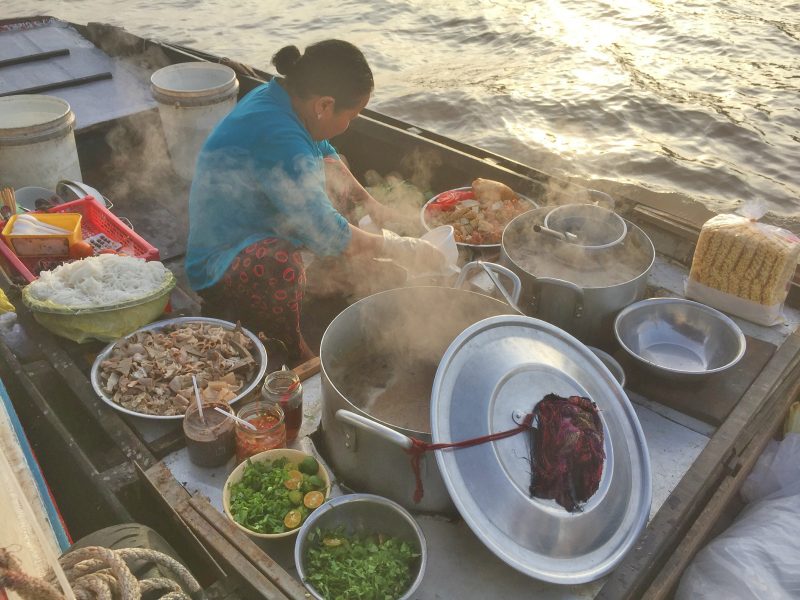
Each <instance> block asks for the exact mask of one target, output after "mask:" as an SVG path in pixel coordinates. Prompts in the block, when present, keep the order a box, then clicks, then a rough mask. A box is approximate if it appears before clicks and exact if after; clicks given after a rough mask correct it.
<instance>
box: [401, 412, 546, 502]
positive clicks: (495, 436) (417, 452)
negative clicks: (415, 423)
mask: <svg viewBox="0 0 800 600" xmlns="http://www.w3.org/2000/svg"><path fill="white" fill-rule="evenodd" d="M533 417H534V415H533V414H528V415H525V418H524V419H523V421H522V424H521V425H519V426H517V427H515V428H514V429H508V430H507V431H500V432H498V433H491V434H489V435H483V436H480V437H476V438H472V439H469V440H463V441H460V442H441V443H438V444H429V443H428V442H423V441H422V440H419V439H417V438H413V437H412V438H411V442H412V446H411V448H409V449H408V450H406V453H408V454H409V455H410V456H411V469H412V470H413V471H414V478H415V479H416V482H417V486H416V488H415V489H414V502H415V503H419V501H420V500H422V497H423V496H424V494H425V490H424V489H423V486H422V475H421V473H420V461H421V460H422V455H423V454H425V453H426V452H430V451H431V450H444V449H445V448H469V447H470V446H477V445H479V444H485V443H486V442H493V441H495V440H502V439H505V438H507V437H511V436H514V435H517V434H518V433H522V432H523V431H528V430H529V429H531V428H532V427H533Z"/></svg>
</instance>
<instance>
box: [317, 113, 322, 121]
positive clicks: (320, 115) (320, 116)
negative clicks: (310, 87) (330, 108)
mask: <svg viewBox="0 0 800 600" xmlns="http://www.w3.org/2000/svg"><path fill="white" fill-rule="evenodd" d="M321 118H322V113H317V121H319V120H320V119H321Z"/></svg>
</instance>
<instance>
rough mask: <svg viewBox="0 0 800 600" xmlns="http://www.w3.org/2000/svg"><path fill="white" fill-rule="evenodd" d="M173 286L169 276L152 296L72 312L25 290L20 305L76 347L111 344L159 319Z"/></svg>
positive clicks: (172, 279)
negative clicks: (76, 343)
mask: <svg viewBox="0 0 800 600" xmlns="http://www.w3.org/2000/svg"><path fill="white" fill-rule="evenodd" d="M175 284H176V280H175V276H174V275H173V274H172V273H170V274H169V277H167V279H166V280H165V281H164V283H163V284H162V285H161V287H160V288H158V289H157V290H155V291H154V292H153V293H152V294H148V295H147V296H145V297H143V298H139V299H137V300H130V301H127V302H123V303H121V304H116V305H113V306H106V307H102V308H83V309H74V308H67V307H65V306H62V305H57V304H53V303H49V302H42V301H41V300H37V299H35V298H32V297H31V295H30V293H29V292H28V288H27V287H26V288H25V289H24V290H22V301H23V302H24V303H25V305H26V306H27V307H28V308H29V309H30V310H31V313H33V317H34V319H36V320H37V321H38V322H39V323H40V324H41V325H42V326H43V327H45V328H46V329H48V330H50V331H52V332H53V333H55V334H56V335H60V336H61V337H65V338H67V339H70V340H72V341H74V342H78V343H79V344H82V343H83V342H86V341H89V340H92V339H94V340H100V341H102V342H113V341H115V340H118V339H119V338H121V337H124V336H126V335H128V334H129V333H131V332H133V331H136V330H137V329H139V328H140V327H142V326H143V325H147V324H148V323H152V322H153V321H155V320H156V319H157V318H158V317H159V316H161V314H162V313H163V312H164V309H165V308H166V306H167V303H168V302H169V296H170V293H171V292H172V289H173V288H174V287H175Z"/></svg>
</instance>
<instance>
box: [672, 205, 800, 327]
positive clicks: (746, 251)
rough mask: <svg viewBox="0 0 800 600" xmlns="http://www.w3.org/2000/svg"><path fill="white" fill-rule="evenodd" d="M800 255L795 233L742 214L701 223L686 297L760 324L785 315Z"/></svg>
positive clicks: (770, 322)
mask: <svg viewBox="0 0 800 600" xmlns="http://www.w3.org/2000/svg"><path fill="white" fill-rule="evenodd" d="M798 257H800V239H799V238H798V237H797V236H795V235H794V234H793V233H791V232H789V231H786V230H785V229H781V228H780V227H774V226H772V225H765V224H763V223H758V222H757V221H756V220H755V219H754V218H748V217H743V216H739V215H717V216H715V217H712V218H711V219H709V220H708V221H706V223H705V224H704V225H703V228H702V229H701V231H700V238H699V239H698V241H697V248H696V249H695V253H694V257H693V259H692V269H691V272H690V273H689V279H688V280H687V282H686V297H687V298H691V299H694V300H698V301H700V302H703V303H704V304H707V305H709V306H713V307H714V308H718V309H719V310H722V311H724V312H727V313H730V314H733V315H736V316H739V317H742V318H743V319H747V320H748V321H753V322H754V323H758V324H760V325H768V326H769V325H775V324H777V323H780V322H781V321H782V314H781V311H782V308H783V302H784V300H786V295H787V293H788V292H789V284H790V282H791V280H792V277H793V276H794V272H795V268H796V267H797V261H798Z"/></svg>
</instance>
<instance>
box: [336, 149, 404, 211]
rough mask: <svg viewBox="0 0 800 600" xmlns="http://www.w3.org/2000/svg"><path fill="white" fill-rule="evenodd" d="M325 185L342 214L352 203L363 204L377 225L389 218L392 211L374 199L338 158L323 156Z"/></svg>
mask: <svg viewBox="0 0 800 600" xmlns="http://www.w3.org/2000/svg"><path fill="white" fill-rule="evenodd" d="M325 187H326V191H327V193H328V196H329V197H330V199H331V201H332V202H333V204H334V206H336V208H337V209H338V210H339V211H340V212H342V213H343V214H346V213H347V212H348V211H347V207H348V205H349V204H350V203H352V204H353V205H355V206H363V207H364V210H366V211H367V214H369V216H370V217H371V218H372V220H373V222H375V223H377V224H378V225H380V224H382V223H385V222H386V221H389V220H391V216H392V211H391V210H390V209H388V208H386V207H385V206H383V204H381V203H380V202H378V201H377V200H375V198H373V197H372V195H371V194H370V193H369V192H368V191H367V190H366V189H364V186H362V185H361V184H360V183H359V182H358V180H357V179H356V178H355V177H354V176H353V174H352V173H351V172H350V170H349V169H348V168H347V165H345V164H344V162H342V161H341V160H339V159H338V158H332V157H326V158H325Z"/></svg>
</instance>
